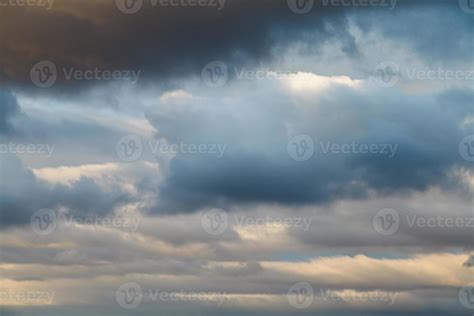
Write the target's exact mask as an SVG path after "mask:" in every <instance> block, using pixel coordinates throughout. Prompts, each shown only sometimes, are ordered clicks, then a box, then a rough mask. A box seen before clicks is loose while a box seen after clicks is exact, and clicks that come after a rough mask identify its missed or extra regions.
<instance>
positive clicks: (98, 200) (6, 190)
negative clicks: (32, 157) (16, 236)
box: [0, 153, 132, 227]
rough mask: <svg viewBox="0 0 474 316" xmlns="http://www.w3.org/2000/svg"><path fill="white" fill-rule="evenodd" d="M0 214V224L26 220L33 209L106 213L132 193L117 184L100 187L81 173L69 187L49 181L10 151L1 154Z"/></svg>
mask: <svg viewBox="0 0 474 316" xmlns="http://www.w3.org/2000/svg"><path fill="white" fill-rule="evenodd" d="M0 165H1V176H2V179H7V180H2V182H1V183H0V189H1V190H0V206H1V209H0V214H1V221H0V225H1V226H2V227H6V226H11V225H18V224H26V223H28V222H29V220H30V218H31V216H32V215H33V213H34V212H36V211H38V210H40V209H44V208H50V209H56V208H58V207H61V206H62V207H66V208H68V210H69V213H70V214H73V215H74V216H77V217H87V216H94V215H106V214H108V213H110V212H112V211H113V210H114V208H115V207H117V206H119V205H122V204H124V203H126V202H130V201H131V200H132V197H131V196H130V195H129V194H128V193H126V192H124V191H122V190H121V189H120V188H118V187H115V186H114V187H112V188H110V189H109V190H104V189H102V188H101V187H100V186H99V185H98V184H97V183H95V181H94V180H92V179H90V178H86V177H81V178H80V179H79V180H78V181H76V182H74V183H73V184H72V186H71V187H69V186H65V185H61V184H54V185H53V184H49V183H47V182H44V181H42V180H40V179H38V178H36V176H35V175H34V174H33V172H32V171H31V170H30V169H28V168H26V167H25V166H23V164H22V163H21V161H20V160H19V159H18V158H17V157H16V156H15V155H12V154H5V153H4V154H2V155H1V156H0Z"/></svg>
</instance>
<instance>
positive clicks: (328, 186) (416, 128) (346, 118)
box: [149, 83, 473, 211]
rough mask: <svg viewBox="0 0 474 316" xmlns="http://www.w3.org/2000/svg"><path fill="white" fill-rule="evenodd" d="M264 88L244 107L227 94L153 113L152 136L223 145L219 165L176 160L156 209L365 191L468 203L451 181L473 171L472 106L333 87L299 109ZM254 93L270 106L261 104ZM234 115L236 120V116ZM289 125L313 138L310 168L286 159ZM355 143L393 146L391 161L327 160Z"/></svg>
mask: <svg viewBox="0 0 474 316" xmlns="http://www.w3.org/2000/svg"><path fill="white" fill-rule="evenodd" d="M252 84H256V83H252ZM263 85H264V84H261V85H260V86H259V87H260V89H257V90H258V91H260V92H259V93H249V94H248V95H246V96H245V97H242V98H240V97H239V96H238V95H233V94H232V93H230V95H226V97H227V98H230V99H232V101H229V100H223V99H219V98H210V99H208V100H207V101H198V98H196V99H193V100H190V101H189V104H188V103H186V104H188V105H187V106H182V107H181V106H176V105H172V106H171V105H169V106H168V107H166V106H164V105H162V107H160V110H159V111H156V112H151V113H150V115H149V118H150V121H151V122H152V124H153V125H154V126H156V128H157V130H158V133H157V136H158V137H159V138H161V137H163V138H165V139H167V140H168V141H170V142H171V143H179V142H185V143H193V144H206V143H216V144H226V145H227V150H226V152H225V154H224V155H223V156H222V157H221V158H217V157H213V156H205V155H204V156H203V155H201V156H200V155H186V154H178V155H177V156H176V157H175V158H174V159H173V160H172V161H171V163H170V166H169V169H168V171H167V174H166V179H165V181H164V183H163V184H162V186H161V187H160V196H161V198H160V201H159V206H157V209H158V210H160V211H179V210H181V211H183V210H184V211H186V210H188V211H189V210H195V209H199V208H201V207H207V206H219V207H228V206H229V204H232V203H253V202H276V203H282V204H286V205H302V204H311V203H327V202H331V201H334V200H337V199H340V198H364V197H367V196H369V193H370V192H377V193H378V194H381V195H390V194H394V193H403V192H405V193H408V192H414V191H425V190H427V189H428V188H430V187H431V186H438V187H441V188H443V189H446V190H458V192H459V193H461V194H464V195H465V196H466V198H468V197H469V195H466V193H468V192H467V191H464V189H465V188H464V187H463V185H462V184H461V183H460V182H459V179H457V178H455V177H454V176H453V170H454V168H455V167H466V168H471V167H472V166H471V165H470V164H469V163H468V162H467V161H465V160H463V159H462V158H461V156H460V155H459V152H458V144H459V142H460V140H461V139H462V138H463V137H464V136H465V135H466V134H468V131H469V129H468V127H467V126H466V128H467V130H464V129H463V128H462V127H461V126H462V123H463V121H464V118H465V117H467V116H469V115H472V114H473V109H472V108H470V107H469V106H468V104H465V105H463V106H461V105H460V106H458V107H456V108H455V109H451V108H449V107H446V106H444V105H445V104H443V102H442V100H443V98H442V97H440V96H436V97H434V98H433V97H431V96H412V95H410V96H404V95H403V94H399V93H394V91H391V90H388V91H387V90H383V91H382V90H379V91H377V92H374V93H368V94H366V93H365V92H362V91H358V90H357V89H348V88H344V87H335V88H332V89H329V90H327V91H326V92H324V93H323V94H322V95H319V96H318V97H317V98H316V99H314V100H313V99H310V100H311V101H308V104H305V107H304V108H301V107H299V106H298V104H297V103H295V102H296V101H294V100H292V99H291V97H288V96H287V95H285V94H284V93H279V92H277V91H276V89H277V88H275V90H273V91H272V90H271V89H270V90H266V88H264V87H263ZM244 87H245V85H243V86H241V87H240V88H242V89H243V88H244ZM231 89H233V88H229V91H230V90H231ZM260 93H262V95H265V96H266V97H267V99H266V100H265V102H261V100H262V96H261V95H260ZM451 93H454V92H451ZM463 93H466V92H463ZM270 95H271V97H270ZM471 95H472V92H471ZM459 99H462V98H459ZM382 105H383V106H382ZM236 108H238V109H239V115H238V116H236V115H234V114H233V109H236ZM197 109H199V110H198V111H197ZM341 113H344V115H341ZM362 113H364V114H362ZM171 122H172V124H171ZM288 126H291V127H292V128H293V129H294V130H295V132H294V134H295V135H298V134H307V135H310V136H311V137H312V138H313V140H314V143H315V154H314V157H313V158H312V159H309V160H308V161H304V162H297V161H294V160H292V159H291V158H290V156H289V155H288V152H287V145H288V140H289V138H291V137H292V136H293V135H290V136H288V134H287V129H288ZM354 126H357V128H356V131H354V129H353V128H352V127H354ZM352 141H355V142H357V143H359V144H381V145H385V146H386V148H388V146H397V147H396V148H397V150H396V152H394V154H393V157H390V155H389V154H388V149H387V153H386V154H360V153H357V152H350V153H348V154H337V153H330V152H329V153H324V149H323V145H324V144H325V143H327V142H330V143H335V144H350V143H351V142H352Z"/></svg>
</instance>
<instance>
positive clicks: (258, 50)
mask: <svg viewBox="0 0 474 316" xmlns="http://www.w3.org/2000/svg"><path fill="white" fill-rule="evenodd" d="M144 2H145V5H144V7H143V8H142V9H141V10H140V11H139V12H138V13H136V14H131V15H126V14H123V13H121V12H120V11H119V10H118V9H117V7H116V5H115V2H114V1H109V2H102V3H97V2H95V1H94V3H93V4H92V3H90V2H87V1H86V2H79V1H72V0H63V1H59V0H58V1H55V4H54V9H53V10H44V9H38V8H22V7H2V11H1V12H0V80H3V81H6V82H9V83H13V84H15V83H29V80H30V79H29V73H30V68H31V67H32V66H33V65H34V64H35V63H37V62H38V61H41V60H51V61H53V62H54V63H55V64H56V66H57V67H58V71H59V73H60V74H61V73H62V69H64V68H67V69H69V68H70V67H74V68H76V69H83V70H84V69H94V68H95V67H99V68H101V69H109V70H116V69H128V70H141V71H142V77H153V78H157V77H158V78H168V79H169V77H170V76H181V75H188V74H189V73H192V74H199V73H200V70H201V69H202V67H203V65H205V64H206V63H208V62H209V61H212V60H216V59H222V60H225V61H226V62H229V63H230V62H232V63H233V64H236V65H239V64H246V65H249V64H252V63H256V64H257V63H262V62H263V63H267V62H270V61H271V59H272V57H274V56H273V54H274V52H272V49H273V48H274V47H275V45H277V44H278V45H289V44H291V43H294V42H298V41H301V42H304V43H305V45H307V46H308V47H309V46H313V47H318V45H320V44H322V43H325V42H327V41H328V40H331V39H334V38H337V39H338V41H340V42H341V44H342V50H343V52H345V53H346V54H347V55H348V56H351V57H353V58H359V57H360V52H359V49H358V47H357V45H356V43H355V41H354V38H353V35H351V34H350V32H349V24H348V17H356V21H357V23H358V24H359V25H361V26H363V29H364V30H365V31H370V30H378V31H381V32H382V33H383V35H384V36H386V37H388V38H393V39H399V38H402V39H404V40H407V41H409V42H410V43H413V44H414V46H415V48H417V49H418V50H419V51H420V54H423V55H426V57H428V58H439V57H440V56H437V54H444V55H447V54H449V55H455V54H458V56H459V55H464V56H466V51H468V50H469V49H470V48H472V43H471V44H470V42H469V41H466V39H468V27H469V25H470V26H472V19H471V20H470V19H469V18H470V16H469V15H468V14H466V13H464V12H463V11H462V10H461V9H460V8H459V6H458V5H457V1H445V0H439V1H431V2H426V1H398V2H397V6H396V7H395V9H393V10H392V11H389V9H388V8H372V10H371V9H363V8H360V7H359V8H352V7H345V6H340V7H331V6H323V5H322V2H321V1H316V5H315V8H314V9H313V10H312V11H311V12H310V13H308V14H306V15H299V14H295V13H293V12H291V10H289V8H288V4H287V1H283V0H278V1H272V0H264V1H251V0H228V1H226V3H225V7H224V9H223V10H221V11H218V10H216V8H213V7H208V8H199V7H198V8H187V7H151V6H150V5H149V3H147V1H144ZM455 2H456V3H455ZM427 10H428V11H429V12H434V13H433V14H431V13H426V12H425V11H427ZM372 11H373V12H374V14H375V11H376V12H377V14H381V15H383V16H384V18H383V19H381V18H380V17H379V16H377V18H376V19H375V20H376V21H377V23H374V22H373V21H374V19H372V18H371V17H370V14H371V13H370V12H372ZM381 11H382V12H381ZM418 13H420V14H418ZM419 15H420V16H422V17H423V21H422V23H423V24H424V25H422V27H420V26H419V23H420V21H419V19H418V16H419ZM402 20H403V22H402ZM439 21H443V23H438V22H439ZM439 34H444V35H445V36H440V35H439ZM431 43H436V47H435V48H440V49H433V47H432V46H431V45H432V44H431ZM441 48H442V49H441ZM441 57H444V56H441ZM58 81H60V82H61V81H62V83H63V85H61V87H63V88H68V87H75V88H77V85H74V84H73V83H72V82H69V81H68V82H65V81H64V78H63V76H62V75H60V76H59V78H58Z"/></svg>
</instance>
